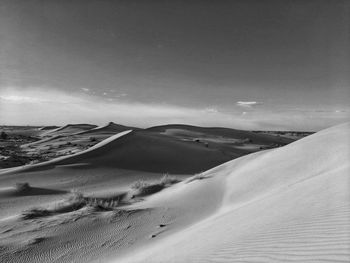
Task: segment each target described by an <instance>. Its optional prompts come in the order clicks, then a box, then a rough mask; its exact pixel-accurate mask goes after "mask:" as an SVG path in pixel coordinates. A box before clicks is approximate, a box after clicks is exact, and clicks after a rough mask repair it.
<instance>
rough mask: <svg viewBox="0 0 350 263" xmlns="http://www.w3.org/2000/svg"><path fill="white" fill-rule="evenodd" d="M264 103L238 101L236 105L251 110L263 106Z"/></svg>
mask: <svg viewBox="0 0 350 263" xmlns="http://www.w3.org/2000/svg"><path fill="white" fill-rule="evenodd" d="M261 104H262V102H257V101H237V102H236V105H237V106H240V107H246V108H251V107H254V106H257V105H261Z"/></svg>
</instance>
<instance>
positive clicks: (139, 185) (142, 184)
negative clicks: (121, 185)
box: [131, 179, 150, 190]
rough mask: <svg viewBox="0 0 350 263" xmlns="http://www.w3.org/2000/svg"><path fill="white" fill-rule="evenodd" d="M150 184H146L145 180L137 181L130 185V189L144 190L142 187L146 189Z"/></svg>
mask: <svg viewBox="0 0 350 263" xmlns="http://www.w3.org/2000/svg"><path fill="white" fill-rule="evenodd" d="M149 185H150V183H148V182H146V181H145V180H142V179H140V180H137V181H136V182H134V183H133V184H132V185H131V188H132V189H136V190H137V189H141V188H144V187H147V186H149Z"/></svg>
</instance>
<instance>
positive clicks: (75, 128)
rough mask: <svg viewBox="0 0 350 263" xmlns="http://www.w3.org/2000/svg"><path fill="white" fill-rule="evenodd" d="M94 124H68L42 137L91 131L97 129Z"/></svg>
mask: <svg viewBox="0 0 350 263" xmlns="http://www.w3.org/2000/svg"><path fill="white" fill-rule="evenodd" d="M96 127H97V126H96V125H93V124H67V125H64V126H62V127H60V128H57V129H53V130H49V131H47V132H45V133H43V134H42V136H56V135H70V134H73V133H77V132H82V131H87V130H91V129H93V128H96Z"/></svg>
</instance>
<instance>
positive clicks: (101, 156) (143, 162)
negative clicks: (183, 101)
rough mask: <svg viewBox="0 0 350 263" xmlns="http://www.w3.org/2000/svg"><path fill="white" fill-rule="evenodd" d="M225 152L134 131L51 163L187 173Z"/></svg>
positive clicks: (203, 167) (208, 164) (217, 160)
mask: <svg viewBox="0 0 350 263" xmlns="http://www.w3.org/2000/svg"><path fill="white" fill-rule="evenodd" d="M230 159H231V157H230V156H226V155H224V154H223V153H222V152H220V151H218V150H216V149H211V148H206V147H204V146H203V145H200V144H197V143H194V142H192V143H189V142H183V141H180V140H176V139H174V138H171V137H169V136H165V135H159V134H154V133H151V132H147V131H142V130H140V131H132V132H131V133H129V134H126V135H124V136H123V137H121V138H118V139H116V140H113V141H110V142H109V143H108V144H104V145H103V146H101V147H96V148H95V149H94V150H93V151H86V152H83V153H81V154H77V155H75V156H71V157H67V158H64V159H63V160H58V161H54V162H50V165H52V164H54V165H63V164H76V163H84V164H89V165H90V166H93V167H96V166H97V167H101V166H104V167H106V166H107V167H116V168H122V169H129V170H140V171H148V172H159V173H167V172H169V173H178V174H188V173H194V172H200V171H204V170H206V169H209V168H212V167H214V166H216V165H218V164H221V163H223V162H226V161H228V160H230Z"/></svg>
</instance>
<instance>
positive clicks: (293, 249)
mask: <svg viewBox="0 0 350 263" xmlns="http://www.w3.org/2000/svg"><path fill="white" fill-rule="evenodd" d="M349 147H350V125H349V124H344V125H340V126H336V127H333V128H330V129H327V130H324V131H321V132H319V133H316V134H314V135H311V136H309V137H307V138H304V139H302V140H300V141H297V142H294V143H292V144H290V145H287V146H285V147H283V148H279V149H274V150H270V151H266V152H262V153H256V154H252V155H250V156H246V157H243V158H240V159H237V160H234V161H231V162H228V163H226V164H223V165H221V166H219V167H216V168H215V169H213V170H211V171H208V172H206V173H204V174H203V176H202V177H203V178H205V177H206V175H208V176H209V178H208V179H205V180H194V181H192V182H187V183H186V182H184V183H181V184H179V185H178V186H177V187H175V188H174V189H169V191H164V192H163V193H160V194H158V195H156V196H153V197H151V198H150V200H148V201H146V204H147V202H148V205H153V206H157V205H159V204H166V203H169V204H172V203H174V202H176V200H177V199H178V198H179V196H181V194H184V195H185V196H186V195H187V197H188V193H191V195H192V196H193V197H195V198H192V199H189V200H187V202H183V200H182V201H178V200H177V201H178V205H179V206H180V205H182V206H184V207H186V206H192V207H196V204H197V203H198V204H199V205H201V206H203V204H204V203H205V201H204V200H206V201H207V202H208V205H210V206H211V207H214V206H213V202H216V203H217V209H215V211H214V212H211V213H210V214H209V215H208V216H205V217H203V218H202V220H199V222H198V223H196V224H194V225H192V226H190V227H188V228H185V229H183V230H181V231H179V232H177V233H175V234H172V235H169V236H168V237H164V238H163V239H159V242H155V243H153V244H152V245H149V246H145V247H144V248H143V249H139V250H138V251H137V252H135V251H133V253H132V254H131V255H130V256H128V257H126V258H123V259H122V260H123V261H122V262H350V165H349V164H350V161H349V160H350V148H349ZM203 178H202V179H203ZM197 179H198V178H197ZM211 181H212V182H213V183H215V184H217V182H218V181H220V182H222V184H220V185H224V186H221V187H217V188H215V187H210V188H207V191H205V189H203V188H205V187H208V185H210V182H211ZM201 186H202V187H201ZM194 191H196V192H197V194H196V193H193V192H194ZM175 194H176V195H175ZM218 195H219V196H221V198H218ZM211 196H215V198H214V200H212V198H211ZM174 200H175V201H174ZM180 200H181V198H180ZM118 260H120V259H118ZM118 260H117V262H121V261H118Z"/></svg>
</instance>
